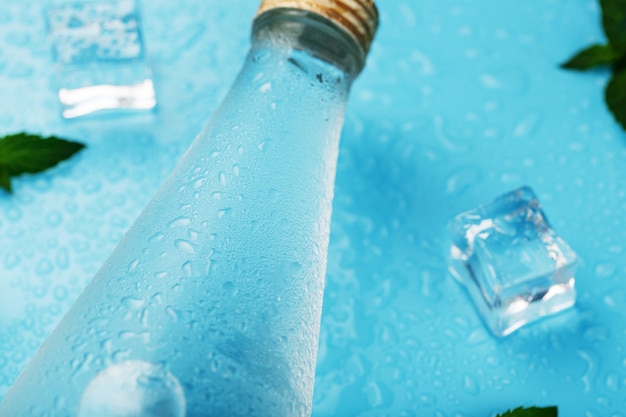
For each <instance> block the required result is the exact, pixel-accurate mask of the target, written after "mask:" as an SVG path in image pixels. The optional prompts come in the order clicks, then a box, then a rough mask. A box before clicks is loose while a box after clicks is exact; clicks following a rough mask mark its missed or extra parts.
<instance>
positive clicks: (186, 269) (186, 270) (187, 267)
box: [180, 261, 192, 278]
mask: <svg viewBox="0 0 626 417" xmlns="http://www.w3.org/2000/svg"><path fill="white" fill-rule="evenodd" d="M180 269H182V271H183V274H184V275H185V276H186V277H187V278H189V277H191V275H192V268H191V261H187V262H185V263H184V264H183V265H182V266H181V268H180Z"/></svg>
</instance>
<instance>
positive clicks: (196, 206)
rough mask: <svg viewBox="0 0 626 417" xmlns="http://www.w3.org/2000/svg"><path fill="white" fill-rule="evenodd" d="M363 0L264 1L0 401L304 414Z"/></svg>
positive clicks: (80, 412)
mask: <svg viewBox="0 0 626 417" xmlns="http://www.w3.org/2000/svg"><path fill="white" fill-rule="evenodd" d="M376 25H377V12H376V8H375V6H374V4H373V2H372V1H371V0H359V1H356V0H351V1H347V2H345V1H344V2H334V1H329V0H319V1H306V2H305V1H297V0H296V1H289V0H282V1H281V0H279V1H265V2H264V3H263V4H262V5H261V8H260V9H259V12H258V14H257V16H256V18H255V21H254V27H253V36H252V47H251V50H250V53H249V55H248V58H247V60H246V62H245V65H244V67H243V69H242V71H241V73H240V74H239V76H238V78H237V80H236V82H235V84H234V86H233V87H232V89H231V91H230V92H229V94H228V95H227V97H226V98H225V100H224V102H223V104H222V105H221V106H220V107H219V109H218V110H217V111H216V112H215V114H214V115H213V117H212V119H211V120H210V122H209V123H208V125H207V127H206V128H205V129H204V131H203V132H202V133H201V134H200V135H199V136H198V137H197V139H196V140H195V141H194V143H193V144H192V146H191V147H190V149H189V150H188V152H187V153H186V154H185V155H184V157H183V158H182V160H181V161H180V163H179V164H178V166H177V168H176V169H175V170H174V172H173V173H172V175H171V176H170V177H169V179H168V180H166V182H165V183H164V185H163V186H162V188H161V189H160V190H159V191H158V193H157V195H156V196H155V197H154V199H153V200H152V201H151V202H150V204H149V205H148V206H147V207H146V209H145V210H144V211H143V213H142V214H141V215H140V216H139V218H138V219H137V221H136V223H135V224H134V225H133V226H132V227H131V228H130V230H129V231H128V233H127V235H126V236H125V237H124V238H123V239H122V241H121V242H120V244H119V246H118V247H117V248H116V250H115V251H114V253H113V254H112V255H111V257H110V258H109V259H108V260H107V261H106V263H105V264H104V266H103V267H102V269H101V270H100V271H99V272H98V274H97V275H96V276H95V277H94V279H93V280H92V282H91V283H90V284H89V285H88V287H87V288H86V289H85V291H84V292H83V294H82V295H81V296H80V297H79V298H78V300H77V301H76V302H75V304H74V306H73V307H72V308H71V310H70V311H69V312H68V314H67V315H66V316H65V317H64V319H63V320H62V321H61V323H60V324H59V326H58V327H57V328H56V329H55V331H54V332H53V333H52V335H51V336H50V337H49V338H48V340H47V341H46V342H45V343H44V344H43V345H42V347H41V348H40V350H39V351H38V352H37V354H36V355H35V357H34V358H33V359H32V361H31V362H30V363H29V365H28V366H27V367H26V369H25V371H24V372H23V373H22V375H21V376H20V377H19V378H18V379H17V381H16V382H15V384H14V385H13V387H12V388H11V390H10V391H9V393H8V394H7V396H6V397H5V399H4V402H3V403H2V405H1V406H0V416H1V417H39V416H54V417H65V416H68V417H69V416H78V417H87V416H89V417H99V416H107V417H122V416H123V417H130V416H134V417H144V416H160V417H182V416H194V417H195V416H246V417H249V416H256V417H261V416H268V417H270V416H271V417H280V416H289V417H293V416H308V415H310V413H311V407H312V393H313V384H314V375H315V361H316V352H317V346H318V336H319V326H320V316H321V308H322V295H323V289H324V275H325V269H326V251H327V245H328V239H329V225H330V215H331V202H332V195H333V182H334V175H335V166H336V161H337V152H338V143H339V136H340V131H341V128H342V123H343V115H344V107H345V102H346V98H347V95H348V91H349V88H350V84H351V82H352V81H353V79H354V78H355V77H356V75H357V74H358V73H359V72H360V70H361V69H362V67H363V65H364V62H365V56H366V54H367V51H368V48H369V44H370V42H371V40H372V37H373V35H374V32H375V29H376Z"/></svg>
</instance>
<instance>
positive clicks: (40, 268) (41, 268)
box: [35, 259, 53, 276]
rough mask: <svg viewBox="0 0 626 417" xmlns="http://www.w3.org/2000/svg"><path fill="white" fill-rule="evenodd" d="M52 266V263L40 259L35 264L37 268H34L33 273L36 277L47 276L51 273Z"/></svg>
mask: <svg viewBox="0 0 626 417" xmlns="http://www.w3.org/2000/svg"><path fill="white" fill-rule="evenodd" d="M52 269H53V266H52V263H51V262H50V261H49V260H47V259H42V260H41V261H39V262H38V263H37V267H36V268H35V272H36V273H37V275H42V276H43V275H48V274H50V273H51V272H52Z"/></svg>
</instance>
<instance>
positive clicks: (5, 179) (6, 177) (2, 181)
mask: <svg viewBox="0 0 626 417" xmlns="http://www.w3.org/2000/svg"><path fill="white" fill-rule="evenodd" d="M0 188H4V189H5V190H7V191H8V192H11V175H10V174H9V170H8V168H5V167H3V166H0Z"/></svg>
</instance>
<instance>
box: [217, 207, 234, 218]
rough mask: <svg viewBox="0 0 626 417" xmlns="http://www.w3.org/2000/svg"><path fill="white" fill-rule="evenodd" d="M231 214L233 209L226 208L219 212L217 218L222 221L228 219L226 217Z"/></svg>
mask: <svg viewBox="0 0 626 417" xmlns="http://www.w3.org/2000/svg"><path fill="white" fill-rule="evenodd" d="M231 212H232V209H231V208H225V209H222V210H218V212H217V217H218V218H220V219H222V218H224V217H226V216H228V215H230V214H231Z"/></svg>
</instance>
